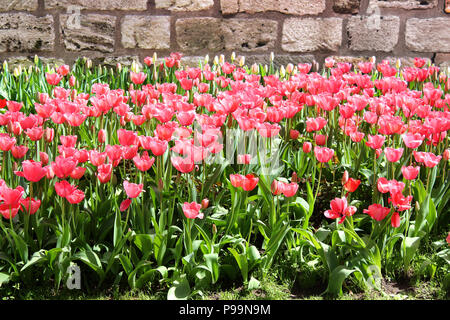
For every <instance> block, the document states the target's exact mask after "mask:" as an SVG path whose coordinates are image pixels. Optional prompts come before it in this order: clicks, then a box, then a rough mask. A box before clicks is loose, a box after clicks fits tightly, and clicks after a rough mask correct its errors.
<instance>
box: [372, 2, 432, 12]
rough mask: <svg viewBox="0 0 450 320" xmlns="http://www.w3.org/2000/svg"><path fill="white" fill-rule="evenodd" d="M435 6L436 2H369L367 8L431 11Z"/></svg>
mask: <svg viewBox="0 0 450 320" xmlns="http://www.w3.org/2000/svg"><path fill="white" fill-rule="evenodd" d="M437 4H438V0H370V2H369V8H370V7H373V8H375V7H378V8H400V9H407V10H412V9H431V8H434V7H436V6H437Z"/></svg>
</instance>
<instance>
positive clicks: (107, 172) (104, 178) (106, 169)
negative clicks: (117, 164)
mask: <svg viewBox="0 0 450 320" xmlns="http://www.w3.org/2000/svg"><path fill="white" fill-rule="evenodd" d="M111 176H112V164H111V163H108V164H101V165H99V166H98V167H97V178H98V180H99V181H100V183H107V182H108V181H109V180H111Z"/></svg>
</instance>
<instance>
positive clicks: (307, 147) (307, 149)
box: [302, 142, 312, 153]
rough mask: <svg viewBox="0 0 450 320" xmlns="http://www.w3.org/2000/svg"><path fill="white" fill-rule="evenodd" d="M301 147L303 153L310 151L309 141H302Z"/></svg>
mask: <svg viewBox="0 0 450 320" xmlns="http://www.w3.org/2000/svg"><path fill="white" fill-rule="evenodd" d="M302 149H303V152H304V153H309V152H311V149H312V144H311V142H304V143H303V146H302Z"/></svg>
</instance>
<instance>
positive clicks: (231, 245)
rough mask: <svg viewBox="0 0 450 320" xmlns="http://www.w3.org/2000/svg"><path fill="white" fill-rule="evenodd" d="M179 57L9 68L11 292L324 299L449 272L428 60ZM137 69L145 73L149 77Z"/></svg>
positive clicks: (5, 256)
mask: <svg viewBox="0 0 450 320" xmlns="http://www.w3.org/2000/svg"><path fill="white" fill-rule="evenodd" d="M180 59H181V55H180V54H178V53H174V54H171V55H170V57H166V58H164V59H161V60H160V61H158V62H157V60H156V56H154V57H153V58H150V57H148V58H146V59H145V60H144V64H143V67H141V68H140V67H139V66H138V65H137V64H133V65H132V66H131V70H130V69H129V68H128V67H122V66H120V65H118V66H117V67H116V68H107V67H104V66H103V67H102V66H98V67H92V62H91V61H90V60H89V59H79V60H78V61H77V62H76V63H75V64H74V65H73V66H72V67H69V66H60V67H59V68H57V69H56V70H55V69H50V67H49V66H44V65H42V63H41V61H40V60H39V59H36V61H35V64H34V65H33V66H31V67H30V68H29V69H23V70H22V69H21V68H16V69H15V70H14V72H13V73H10V72H9V71H8V66H7V65H6V64H4V68H3V70H2V71H1V73H0V108H1V109H0V126H1V127H0V131H1V133H0V149H1V162H0V164H1V169H2V170H1V180H0V201H1V203H0V213H1V216H0V227H1V229H0V286H1V285H3V286H5V285H7V286H8V285H14V284H16V283H20V284H23V285H24V286H28V287H32V286H33V285H35V284H38V283H40V284H42V283H44V284H45V283H48V284H50V285H52V286H54V287H55V288H60V287H62V286H64V285H65V282H66V281H67V280H70V277H71V274H70V273H69V272H68V270H71V268H72V267H73V265H75V264H76V265H77V266H79V268H80V270H81V277H82V287H83V288H99V287H101V286H113V285H125V286H129V287H130V288H144V287H145V288H163V289H164V290H167V297H168V298H169V299H180V298H189V297H194V296H196V295H198V294H201V293H202V292H205V290H210V289H211V288H214V286H217V285H219V284H225V283H230V282H231V283H237V284H243V285H244V287H245V288H247V289H254V288H257V287H258V285H259V281H260V280H261V279H263V278H264V277H266V276H267V275H269V274H276V273H277V272H278V271H277V270H280V269H289V268H291V269H295V268H297V269H295V270H296V271H294V272H298V273H300V274H301V273H302V272H303V271H302V270H306V269H308V268H309V269H311V268H317V269H321V270H323V277H322V279H321V281H322V282H324V283H326V284H327V285H326V286H327V287H326V293H328V294H330V295H339V294H342V292H343V291H342V290H343V289H342V287H343V285H344V284H345V283H346V282H347V283H350V282H351V283H353V285H355V286H356V287H358V288H360V289H362V290H369V289H381V286H380V281H379V280H380V279H382V278H383V277H385V276H386V275H390V276H392V275H394V276H400V275H408V274H409V272H411V269H412V265H413V264H417V263H418V255H419V253H420V252H421V251H422V250H423V248H424V247H430V246H432V247H433V248H434V252H435V254H434V255H433V258H432V259H429V260H428V261H426V263H425V264H423V268H421V269H420V270H418V271H417V272H419V273H420V274H421V275H427V276H428V277H431V278H433V277H435V278H437V279H438V281H439V282H440V283H441V284H442V286H448V284H449V283H450V277H449V273H448V271H449V269H450V268H449V266H450V250H449V248H448V244H447V242H450V238H449V237H447V239H446V235H447V232H448V231H449V212H450V210H449V205H450V202H449V199H450V182H449V170H448V168H449V158H450V149H449V137H448V135H447V132H448V130H449V129H450V112H449V105H450V78H448V77H447V76H446V75H445V74H443V73H440V72H439V69H438V68H437V67H434V66H429V65H426V63H425V61H424V60H421V59H416V60H415V67H408V68H403V69H400V68H399V67H396V66H391V65H390V64H389V62H387V61H383V62H381V63H378V64H376V63H375V61H372V62H366V63H360V64H358V65H356V66H352V65H351V64H349V63H335V62H334V61H332V60H327V61H326V63H325V67H324V69H323V70H322V71H321V73H319V71H318V70H316V72H312V71H311V65H309V64H298V65H295V66H294V65H293V64H289V65H287V66H286V67H282V68H281V69H275V68H274V66H273V64H272V63H271V65H270V66H262V65H253V66H251V67H248V66H245V65H244V63H243V62H242V61H241V63H237V62H236V61H234V59H232V60H231V63H229V62H225V61H223V59H215V60H214V62H213V63H208V61H207V60H205V63H204V64H199V67H197V68H190V67H183V66H182V65H181V63H180V61H181V60H180ZM140 69H142V70H140Z"/></svg>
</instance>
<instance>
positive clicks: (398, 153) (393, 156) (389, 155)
mask: <svg viewBox="0 0 450 320" xmlns="http://www.w3.org/2000/svg"><path fill="white" fill-rule="evenodd" d="M384 154H385V155H386V159H387V160H388V161H390V162H397V161H398V160H400V158H401V157H402V155H403V148H398V149H393V148H388V147H386V148H384Z"/></svg>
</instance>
